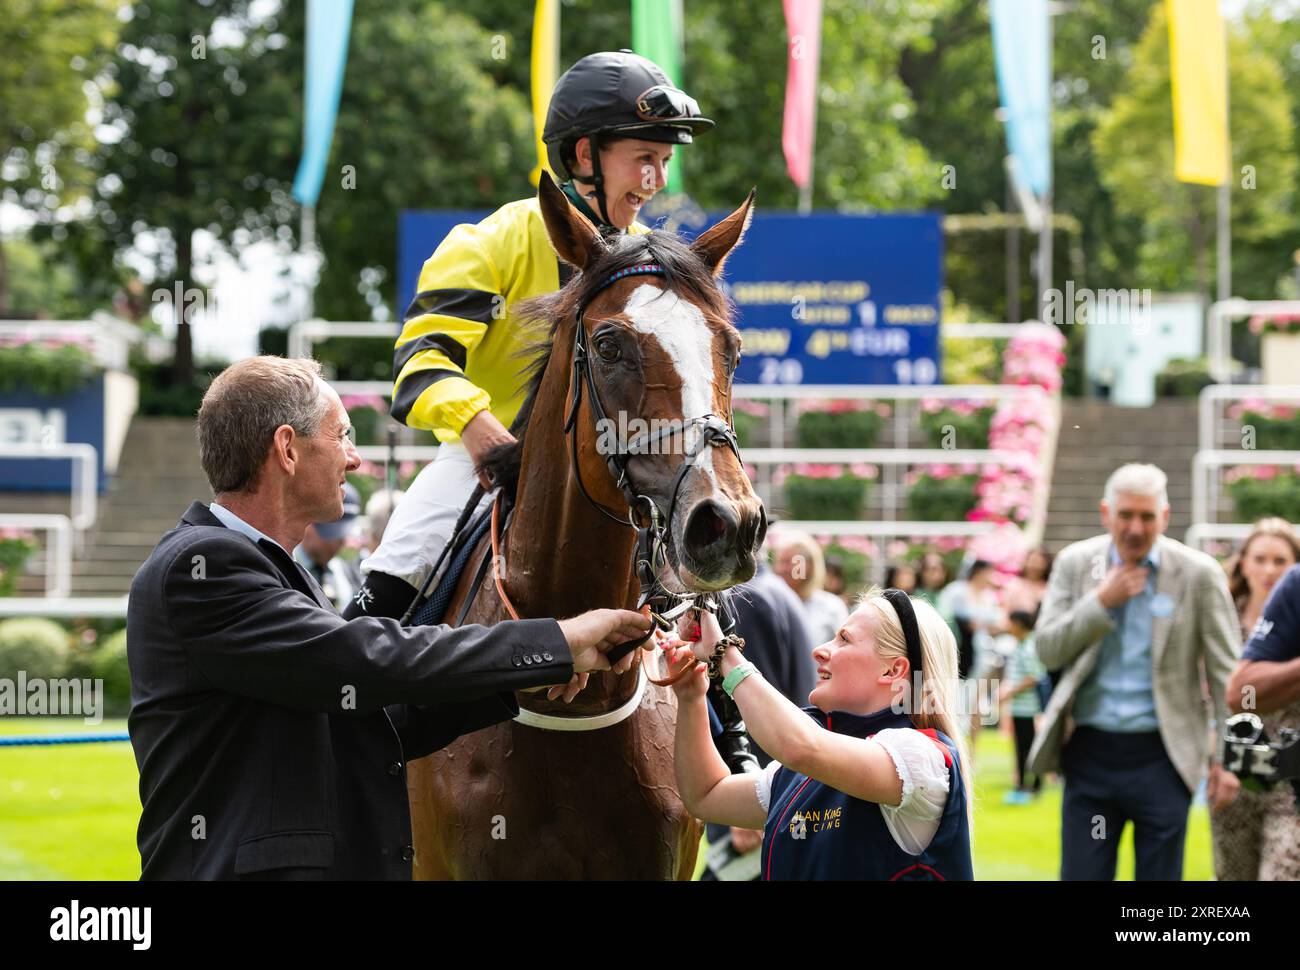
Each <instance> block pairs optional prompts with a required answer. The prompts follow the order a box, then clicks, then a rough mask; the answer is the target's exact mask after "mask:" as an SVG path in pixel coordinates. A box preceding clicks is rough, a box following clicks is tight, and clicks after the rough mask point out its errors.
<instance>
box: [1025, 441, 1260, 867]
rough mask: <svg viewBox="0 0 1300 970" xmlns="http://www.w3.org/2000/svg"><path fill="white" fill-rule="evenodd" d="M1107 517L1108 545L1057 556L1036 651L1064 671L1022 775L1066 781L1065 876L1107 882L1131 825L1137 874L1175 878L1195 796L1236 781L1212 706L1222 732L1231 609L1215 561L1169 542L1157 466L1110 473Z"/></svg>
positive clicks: (1077, 546)
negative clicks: (1223, 763) (1219, 757)
mask: <svg viewBox="0 0 1300 970" xmlns="http://www.w3.org/2000/svg"><path fill="white" fill-rule="evenodd" d="M1101 520H1102V524H1103V526H1104V527H1105V528H1106V530H1107V533H1108V534H1107V535H1101V536H1096V537H1094V538H1092V539H1085V540H1083V541H1082V542H1076V543H1074V544H1072V545H1070V546H1067V547H1066V548H1065V549H1063V550H1062V551H1061V553H1060V555H1059V556H1058V557H1057V559H1056V562H1055V565H1054V568H1053V570H1052V577H1051V583H1050V586H1049V588H1048V591H1047V596H1046V598H1045V599H1044V600H1043V605H1042V608H1041V610H1040V613H1039V617H1038V622H1037V625H1036V628H1035V633H1034V643H1035V646H1036V647H1037V650H1038V655H1039V657H1040V658H1041V659H1042V661H1043V665H1044V666H1045V667H1046V668H1047V669H1048V670H1049V671H1052V670H1061V671H1062V675H1061V678H1060V681H1059V682H1058V683H1057V685H1056V689H1055V691H1053V693H1052V699H1051V702H1050V703H1049V704H1048V706H1047V711H1046V713H1045V715H1044V719H1043V726H1042V730H1041V731H1040V732H1039V734H1038V737H1037V738H1036V739H1035V741H1034V746H1033V748H1032V750H1031V751H1030V753H1029V769H1028V770H1029V771H1031V772H1034V773H1042V772H1045V771H1061V772H1062V773H1063V774H1064V776H1065V795H1064V799H1063V801H1062V809H1061V878H1062V879H1072V880H1073V879H1094V880H1095V879H1113V878H1114V877H1115V857H1116V849H1117V848H1118V846H1119V839H1120V834H1121V833H1122V832H1123V829H1124V826H1125V824H1126V823H1128V822H1129V821H1132V822H1133V826H1134V847H1135V850H1136V856H1137V872H1136V878H1138V879H1181V878H1182V871H1183V843H1184V840H1185V837H1186V834H1187V812H1188V808H1189V807H1190V805H1191V798H1192V793H1193V792H1194V791H1195V790H1196V788H1197V786H1198V785H1199V784H1200V781H1201V778H1202V776H1203V774H1204V772H1205V771H1206V769H1207V767H1208V768H1209V769H1210V790H1211V792H1210V797H1211V801H1212V802H1213V801H1215V800H1216V799H1217V798H1218V797H1219V796H1220V792H1221V791H1224V792H1225V793H1226V789H1227V788H1228V787H1229V785H1230V782H1229V781H1228V780H1227V779H1225V777H1224V776H1225V774H1226V773H1225V772H1223V770H1222V769H1221V768H1219V767H1218V766H1217V765H1212V764H1211V758H1212V757H1214V756H1215V754H1216V752H1215V751H1214V750H1212V748H1211V745H1210V733H1211V721H1210V715H1211V710H1210V705H1211V704H1212V705H1213V714H1214V718H1215V720H1216V722H1217V723H1218V724H1222V723H1223V721H1224V718H1225V716H1226V709H1225V707H1224V688H1225V686H1226V684H1227V680H1228V677H1229V676H1230V675H1231V673H1232V668H1233V666H1234V664H1235V663H1236V660H1237V657H1238V655H1239V654H1240V653H1241V637H1240V632H1239V629H1238V625H1237V613H1236V610H1235V609H1234V607H1233V605H1232V599H1231V597H1230V596H1229V595H1228V585H1227V579H1226V577H1225V575H1224V572H1223V570H1222V569H1221V568H1220V567H1219V565H1218V563H1216V562H1215V561H1214V559H1212V558H1211V557H1210V556H1207V555H1205V554H1204V553H1202V552H1198V551H1196V550H1194V549H1189V548H1188V547H1187V546H1185V545H1183V544H1182V543H1180V542H1177V541H1175V540H1173V539H1170V538H1167V537H1166V536H1165V535H1164V531H1165V529H1166V528H1167V526H1168V525H1169V499H1168V494H1167V490H1166V477H1165V473H1164V472H1162V471H1161V470H1160V469H1159V468H1157V467H1155V466H1154V465H1124V466H1123V467H1121V468H1119V469H1117V470H1116V471H1115V472H1114V473H1112V474H1111V476H1110V478H1109V479H1108V480H1107V482H1106V490H1105V497H1104V498H1103V499H1102V502H1101ZM1202 671H1203V674H1202ZM1205 683H1208V685H1209V703H1207V698H1206V696H1205V689H1204V686H1203V684H1205Z"/></svg>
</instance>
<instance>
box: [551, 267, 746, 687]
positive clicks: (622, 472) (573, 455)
mask: <svg viewBox="0 0 1300 970" xmlns="http://www.w3.org/2000/svg"><path fill="white" fill-rule="evenodd" d="M629 276H659V277H666V276H667V273H666V272H665V271H664V268H663V266H662V265H660V264H659V263H638V264H636V265H634V266H628V267H625V268H624V269H621V270H619V271H618V272H616V273H612V274H610V275H609V276H608V277H606V278H605V279H604V280H602V281H601V282H600V284H599V285H597V286H596V287H594V288H593V289H592V290H591V291H590V292H589V293H588V294H587V295H586V297H585V299H584V300H583V301H582V302H581V303H580V304H579V305H578V310H577V314H576V317H577V326H576V327H575V329H574V334H573V381H572V384H573V400H572V403H571V404H570V405H569V413H568V416H567V417H566V418H565V420H564V435H565V437H566V438H568V439H569V454H570V459H571V461H570V468H571V470H572V472H573V477H574V480H575V481H576V483H577V485H578V491H579V492H581V493H582V497H583V498H585V499H586V500H587V502H588V503H589V504H590V505H591V506H592V508H595V509H597V510H598V511H599V512H600V513H601V514H603V515H604V516H605V517H606V518H609V519H611V520H613V521H614V522H617V523H619V524H620V525H626V526H628V527H629V528H632V529H635V530H636V533H637V541H636V551H635V553H634V561H635V568H636V576H637V580H638V581H639V582H640V584H641V595H640V597H639V598H638V599H637V604H636V609H638V610H640V609H643V608H644V607H646V606H649V607H650V614H651V616H652V617H654V619H655V622H656V623H657V624H658V625H659V626H660V628H661V629H664V630H668V629H670V628H671V626H672V621H673V620H675V619H676V618H677V617H679V616H681V615H682V614H683V613H685V612H686V611H687V610H688V609H691V608H692V607H696V608H699V609H706V610H709V611H710V612H716V611H717V609H718V603H717V599H716V597H714V596H713V595H712V594H709V593H676V592H673V591H671V590H669V589H666V588H665V587H664V586H663V584H662V583H661V582H660V580H659V573H660V570H661V568H662V567H663V566H665V565H666V564H667V561H668V556H667V542H668V530H669V528H670V526H671V524H672V521H673V515H674V513H675V512H676V511H677V497H678V495H679V494H680V493H681V486H682V482H683V481H684V480H685V478H686V473H687V472H688V471H690V469H691V468H692V467H694V466H695V464H696V460H697V459H698V458H699V457H700V456H701V455H702V454H704V452H705V451H706V450H707V449H709V448H713V447H717V446H720V445H725V446H726V447H727V448H730V449H731V451H732V453H733V454H734V455H735V456H736V457H737V458H739V457H740V445H739V443H738V442H737V440H736V432H735V429H734V428H732V426H731V423H730V422H729V421H726V420H724V419H722V418H721V417H719V416H718V415H716V414H705V415H703V416H700V417H694V418H687V419H685V420H683V421H681V422H669V423H668V424H667V426H666V427H664V428H661V429H659V430H658V431H654V432H651V431H646V432H645V433H644V434H641V435H637V436H636V437H635V438H633V439H632V440H630V441H628V442H626V443H623V442H620V443H619V445H618V446H617V447H616V449H615V450H614V451H613V452H612V453H611V454H608V455H606V456H605V463H606V464H607V465H608V466H609V473H610V476H611V477H612V478H613V479H614V484H615V486H616V487H617V488H618V489H619V491H621V492H622V493H623V497H624V499H625V500H626V501H627V507H628V514H627V517H626V518H624V517H622V516H620V515H618V514H616V513H614V512H611V511H610V510H609V509H608V508H606V507H605V506H604V505H602V504H601V503H600V502H597V501H596V500H595V499H594V498H592V497H591V494H590V493H589V492H588V491H587V487H586V485H585V483H584V482H583V480H582V466H581V465H580V463H579V461H578V435H577V427H576V425H577V419H578V410H579V407H580V406H581V404H582V394H583V389H584V387H585V388H586V392H587V397H588V403H587V407H588V408H589V409H590V410H591V414H592V417H593V419H594V421H595V426H596V428H597V429H599V428H601V427H606V426H608V425H609V423H610V422H609V417H608V415H607V414H606V413H605V408H604V406H603V405H602V404H601V401H600V395H599V394H598V393H597V391H596V378H595V374H594V372H593V370H592V366H591V354H590V352H589V351H588V349H587V338H586V328H585V326H584V325H583V318H584V316H585V315H586V312H587V307H588V306H589V305H590V304H591V302H592V301H593V300H594V299H595V298H596V297H597V296H598V295H599V294H600V293H602V292H604V291H605V290H606V289H608V288H609V287H610V286H612V285H613V284H614V283H616V282H618V281H619V280H621V279H626V278H627V277H629ZM694 427H698V428H699V429H700V435H699V438H698V439H697V440H696V441H695V443H694V444H693V445H692V446H691V447H690V448H689V449H687V451H686V457H685V458H684V459H683V461H682V463H681V465H680V466H679V467H678V469H677V475H676V477H675V478H674V479H673V485H672V490H671V492H670V493H669V495H670V498H669V502H668V512H667V514H666V515H663V514H661V513H660V511H659V506H658V504H657V503H656V502H655V500H654V499H653V498H651V497H650V496H649V495H646V494H645V493H644V492H640V491H638V490H637V488H636V486H635V485H634V483H633V482H632V480H631V478H630V476H629V475H628V468H627V464H628V460H629V459H631V458H637V457H642V456H644V455H646V454H651V453H653V446H655V445H657V444H658V443H659V442H660V441H662V440H663V439H664V438H667V437H670V436H672V435H675V434H677V433H679V432H680V433H681V434H682V436H683V440H685V435H686V433H687V431H688V430H690V429H691V428H694ZM638 520H639V522H638ZM635 646H637V644H636V643H635V642H634V643H632V644H623V645H621V646H620V647H617V648H615V650H614V651H611V652H610V655H609V657H610V661H611V662H613V661H615V660H617V659H618V658H619V657H621V656H623V654H625V653H627V652H628V651H629V650H631V649H632V648H633V647H635ZM616 651H621V652H619V653H618V656H615V652H616Z"/></svg>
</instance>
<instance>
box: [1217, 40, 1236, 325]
mask: <svg viewBox="0 0 1300 970" xmlns="http://www.w3.org/2000/svg"><path fill="white" fill-rule="evenodd" d="M1223 73H1224V75H1225V77H1224V79H1223V128H1224V131H1223V137H1224V139H1225V140H1226V141H1227V143H1228V146H1227V147H1228V151H1227V155H1228V170H1227V171H1226V172H1224V173H1223V184H1222V185H1220V186H1219V193H1218V202H1217V205H1216V207H1215V208H1216V210H1217V211H1216V213H1215V215H1216V222H1217V225H1216V227H1215V230H1214V242H1215V248H1216V249H1217V251H1218V252H1217V262H1218V267H1217V269H1218V277H1219V286H1218V290H1219V299H1220V300H1230V299H1232V174H1233V173H1232V129H1231V128H1230V127H1229V125H1228V118H1229V117H1230V116H1231V113H1232V86H1231V85H1230V84H1229V83H1228V77H1227V75H1228V31H1227V26H1226V25H1225V26H1224V31H1223Z"/></svg>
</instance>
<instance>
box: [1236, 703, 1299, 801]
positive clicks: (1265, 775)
mask: <svg viewBox="0 0 1300 970" xmlns="http://www.w3.org/2000/svg"><path fill="white" fill-rule="evenodd" d="M1219 753H1220V755H1221V757H1222V761H1223V767H1224V768H1226V769H1228V771H1231V772H1232V773H1233V774H1234V775H1236V776H1237V777H1238V778H1240V779H1241V784H1242V787H1243V788H1246V789H1248V790H1249V791H1255V792H1261V791H1268V790H1269V789H1271V788H1272V787H1273V786H1274V785H1276V784H1277V783H1279V782H1283V781H1289V782H1290V783H1291V788H1292V790H1293V791H1295V794H1296V811H1297V812H1300V731H1297V730H1296V729H1294V728H1282V729H1281V730H1279V731H1278V737H1277V738H1276V739H1273V738H1270V737H1269V736H1268V733H1267V732H1266V731H1265V730H1264V722H1263V721H1261V720H1260V719H1259V716H1258V715H1255V714H1248V713H1242V714H1234V715H1233V716H1232V717H1230V718H1228V720H1227V721H1226V722H1225V723H1224V731H1223V740H1222V743H1221V746H1220V749H1219Z"/></svg>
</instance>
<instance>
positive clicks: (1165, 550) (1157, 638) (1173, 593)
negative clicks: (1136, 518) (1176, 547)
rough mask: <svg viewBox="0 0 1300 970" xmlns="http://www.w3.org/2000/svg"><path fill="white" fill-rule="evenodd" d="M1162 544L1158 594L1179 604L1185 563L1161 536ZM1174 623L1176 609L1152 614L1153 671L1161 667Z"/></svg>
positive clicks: (1158, 570) (1159, 540)
mask: <svg viewBox="0 0 1300 970" xmlns="http://www.w3.org/2000/svg"><path fill="white" fill-rule="evenodd" d="M1156 541H1157V542H1158V543H1159V544H1160V568H1159V569H1157V570H1156V595H1161V594H1163V595H1165V596H1167V597H1169V602H1170V604H1171V605H1172V606H1173V607H1175V608H1176V607H1177V605H1178V593H1179V591H1180V590H1181V589H1182V585H1183V564H1182V562H1181V561H1180V560H1179V559H1178V557H1176V556H1174V555H1173V554H1172V552H1173V551H1172V550H1171V549H1170V548H1169V544H1168V543H1166V542H1165V541H1164V538H1163V537H1161V538H1159V539H1157V540H1156ZM1173 625H1174V610H1173V609H1170V611H1169V612H1168V614H1167V615H1165V616H1156V615H1155V614H1154V613H1153V614H1152V616H1151V671H1152V674H1153V675H1154V673H1155V671H1157V670H1159V669H1160V658H1161V656H1162V655H1163V654H1164V651H1165V647H1166V646H1167V645H1168V643H1169V631H1170V629H1171V628H1172V627H1173Z"/></svg>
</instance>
